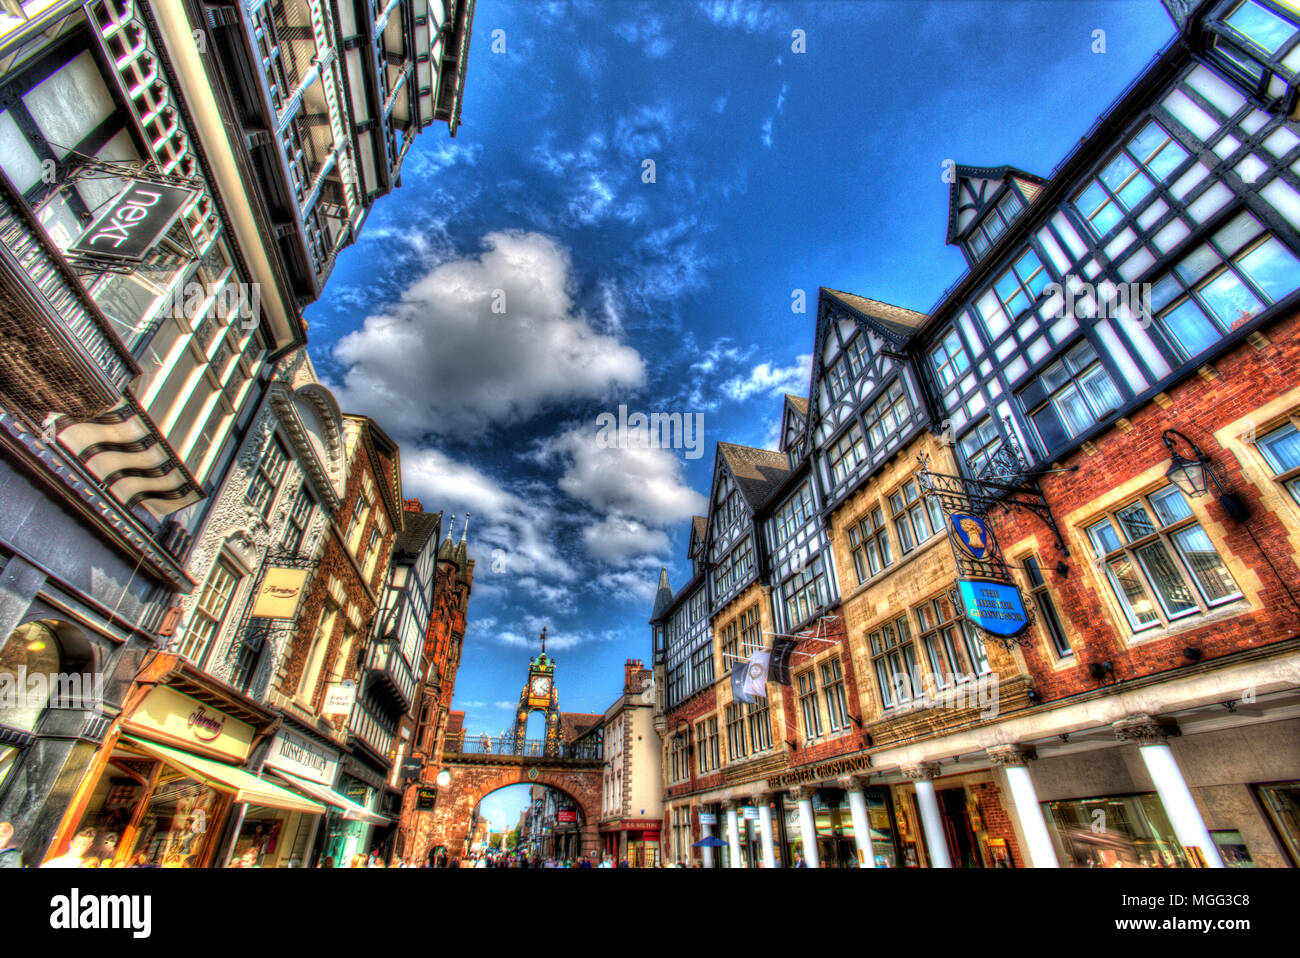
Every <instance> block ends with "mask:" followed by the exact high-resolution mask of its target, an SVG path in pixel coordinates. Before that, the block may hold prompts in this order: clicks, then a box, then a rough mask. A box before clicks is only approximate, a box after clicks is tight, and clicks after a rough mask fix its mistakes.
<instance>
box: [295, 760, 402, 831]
mask: <svg viewBox="0 0 1300 958" xmlns="http://www.w3.org/2000/svg"><path fill="white" fill-rule="evenodd" d="M269 771H271V772H273V773H274V774H275V775H276V776H277V777H279V778H282V779H284V780H285V781H286V782H288V783H289V784H290V785H292V786H293V787H294V788H300V789H302V790H303V791H304V792H306V793H307V794H308V795H310V796H312V797H313V798H319V799H320V800H321V801H322V802H326V803H327V804H330V805H333V806H334V807H335V808H341V809H342V810H343V817H344V818H346V819H348V820H349V821H354V822H365V823H366V824H367V825H388V824H390V823H391V822H392V821H393V820H392V819H391V818H389V817H388V816H387V815H376V814H375V813H374V812H372V811H370V810H368V809H367V808H366V807H365V806H363V805H358V804H357V803H356V802H354V801H352V799H350V798H348V797H346V796H344V795H340V794H339V793H338V792H336V791H334V789H332V788H329V787H328V786H325V785H321V784H320V783H318V782H309V781H308V780H307V779H305V778H299V777H298V776H297V775H291V774H289V773H288V772H282V771H280V770H279V769H276V768H273V769H270V770H269Z"/></svg>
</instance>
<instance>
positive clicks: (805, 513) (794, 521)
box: [771, 485, 813, 548]
mask: <svg viewBox="0 0 1300 958" xmlns="http://www.w3.org/2000/svg"><path fill="white" fill-rule="evenodd" d="M812 514H813V501H812V491H811V490H810V489H809V487H808V486H807V485H803V486H800V487H799V491H798V492H797V493H795V494H794V496H792V497H791V498H790V499H789V501H787V502H786V503H785V505H783V506H782V507H781V508H780V510H778V512H777V514H776V517H775V520H774V521H773V523H772V526H771V528H772V529H773V531H774V533H775V537H776V538H775V541H774V542H773V543H772V546H773V547H774V548H779V547H780V546H782V545H784V544H785V543H787V542H789V541H791V540H792V539H793V538H794V537H795V535H796V534H797V533H798V532H799V530H800V529H802V528H803V527H804V526H805V525H807V523H808V520H809V519H811V518H812Z"/></svg>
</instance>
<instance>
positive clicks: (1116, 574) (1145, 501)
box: [1087, 486, 1241, 632]
mask: <svg viewBox="0 0 1300 958" xmlns="http://www.w3.org/2000/svg"><path fill="white" fill-rule="evenodd" d="M1087 533H1088V540H1089V542H1091V544H1092V549H1093V552H1094V554H1095V555H1096V557H1097V559H1098V560H1099V561H1100V562H1101V563H1102V564H1103V566H1104V568H1105V574H1106V577H1107V579H1108V580H1109V582H1110V584H1111V588H1112V589H1113V590H1114V592H1115V596H1116V598H1117V599H1118V600H1119V603H1120V606H1121V608H1123V610H1124V614H1125V615H1126V616H1127V617H1128V620H1129V624H1130V625H1131V626H1132V628H1133V630H1134V631H1135V632H1139V631H1142V630H1144V629H1150V628H1155V627H1157V626H1159V625H1161V624H1162V623H1168V622H1172V621H1175V620H1177V619H1182V618H1186V617H1187V616H1193V615H1198V614H1201V613H1203V612H1206V611H1209V610H1210V609H1211V608H1213V607H1215V606H1218V605H1222V604H1224V603H1226V602H1231V601H1233V600H1234V599H1238V598H1240V597H1241V591H1240V590H1239V589H1238V588H1237V584H1236V582H1235V581H1234V580H1233V578H1232V575H1231V574H1230V573H1229V572H1228V569H1227V566H1225V565H1224V563H1223V560H1222V559H1221V558H1220V557H1219V553H1218V552H1217V551H1216V549H1215V548H1214V544H1213V543H1212V542H1211V541H1210V538H1209V536H1208V535H1206V533H1205V530H1204V529H1202V528H1201V525H1200V523H1198V522H1197V521H1196V519H1195V518H1194V517H1193V515H1192V510H1191V507H1190V506H1189V505H1188V504H1187V500H1186V499H1184V498H1183V494H1182V493H1181V492H1180V491H1179V490H1178V489H1177V488H1175V487H1174V486H1167V487H1166V488H1164V489H1161V490H1160V491H1158V492H1154V493H1151V494H1150V495H1149V496H1145V497H1143V498H1141V499H1139V500H1137V501H1136V502H1133V503H1130V504H1129V505H1127V506H1125V507H1124V508H1122V509H1119V510H1117V511H1116V512H1114V513H1113V514H1111V515H1109V516H1107V517H1106V518H1105V519H1102V520H1101V521H1100V522H1096V523H1093V524H1092V525H1090V526H1088V528H1087Z"/></svg>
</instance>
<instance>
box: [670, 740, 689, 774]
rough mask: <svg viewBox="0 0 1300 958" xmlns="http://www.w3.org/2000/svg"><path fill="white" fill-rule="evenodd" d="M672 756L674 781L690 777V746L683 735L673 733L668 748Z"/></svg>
mask: <svg viewBox="0 0 1300 958" xmlns="http://www.w3.org/2000/svg"><path fill="white" fill-rule="evenodd" d="M669 753H670V755H671V757H672V769H673V777H672V780H673V781H674V782H684V781H686V780H687V779H688V778H690V777H691V761H690V748H689V746H688V745H687V742H686V736H685V735H681V734H678V735H674V736H673V737H672V744H671V747H670V749H669Z"/></svg>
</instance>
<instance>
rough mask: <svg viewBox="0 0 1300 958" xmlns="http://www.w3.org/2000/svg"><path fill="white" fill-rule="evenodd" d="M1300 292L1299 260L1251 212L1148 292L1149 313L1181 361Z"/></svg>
mask: <svg viewBox="0 0 1300 958" xmlns="http://www.w3.org/2000/svg"><path fill="white" fill-rule="evenodd" d="M1297 288H1300V260H1297V259H1296V258H1295V256H1293V255H1292V254H1291V252H1290V251H1289V250H1288V249H1287V248H1286V247H1285V246H1284V245H1283V244H1282V242H1281V241H1280V240H1278V239H1277V237H1275V236H1273V235H1272V234H1270V233H1268V232H1266V231H1265V230H1264V227H1263V226H1262V225H1261V224H1260V223H1259V221H1258V220H1257V219H1255V217H1254V216H1252V215H1251V214H1250V213H1246V212H1243V213H1240V214H1238V215H1237V216H1236V217H1234V218H1233V219H1232V220H1231V221H1230V222H1229V223H1228V224H1227V225H1225V226H1223V227H1221V228H1220V229H1219V230H1218V231H1216V232H1215V233H1214V235H1213V236H1211V237H1210V238H1209V239H1208V240H1207V241H1206V242H1205V243H1203V244H1201V245H1200V246H1199V247H1197V248H1196V249H1195V250H1193V251H1192V252H1191V253H1189V254H1187V255H1186V256H1184V257H1183V258H1182V259H1181V260H1180V261H1179V262H1178V264H1177V265H1176V266H1174V268H1173V269H1172V270H1170V271H1169V272H1168V273H1166V274H1165V275H1164V276H1163V277H1161V279H1160V280H1159V281H1157V282H1156V283H1155V284H1154V285H1153V286H1152V288H1151V310H1152V313H1153V314H1154V315H1155V318H1156V325H1157V326H1158V328H1159V329H1160V330H1161V331H1162V332H1163V333H1164V336H1165V339H1166V340H1167V341H1168V343H1169V345H1170V348H1171V349H1172V350H1173V351H1174V353H1175V354H1176V355H1178V356H1179V357H1180V358H1182V359H1183V360H1188V359H1192V358H1193V357H1196V356H1199V355H1200V354H1201V353H1203V352H1205V351H1206V350H1207V349H1210V348H1211V347H1213V346H1214V345H1215V344H1217V343H1218V342H1219V340H1220V339H1222V338H1223V337H1224V336H1225V335H1226V334H1227V333H1228V332H1230V331H1231V330H1233V329H1236V328H1237V327H1238V326H1241V325H1242V324H1244V323H1247V322H1249V321H1250V320H1252V319H1254V318H1255V316H1257V315H1258V314H1259V313H1261V312H1263V311H1264V310H1265V309H1266V308H1268V307H1269V306H1271V305H1273V304H1274V303H1276V302H1278V301H1279V300H1282V299H1285V298H1286V297H1287V296H1288V295H1290V294H1291V293H1292V292H1294V291H1295V290H1296V289H1297Z"/></svg>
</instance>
